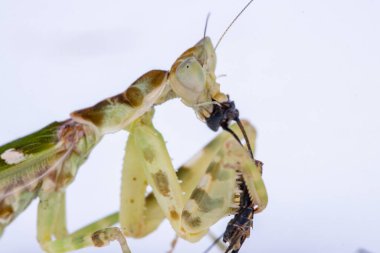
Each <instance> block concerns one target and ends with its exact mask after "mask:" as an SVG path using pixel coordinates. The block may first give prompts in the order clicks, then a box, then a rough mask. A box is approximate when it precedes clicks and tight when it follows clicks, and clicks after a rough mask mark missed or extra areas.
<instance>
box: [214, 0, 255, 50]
mask: <svg viewBox="0 0 380 253" xmlns="http://www.w3.org/2000/svg"><path fill="white" fill-rule="evenodd" d="M253 1H254V0H250V1H249V2H248V3H247V4H246V5H245V6H244V8H243V9H241V11H240V12H239V13H238V14H237V15H236V17H235V18H234V19H233V20H232V22H231V23H230V24H229V25H228V27H227V29H226V30H224V32H223V34H222V36H220V38H219V40H218V42H217V43H216V46H215V50H216V49H217V47H218V46H219V44H220V42H221V41H222V39H223V38H224V36H225V35H226V33H227V32H228V30H230V28H231V26H232V25H233V24H234V23H235V21H236V20H237V19H238V18H239V17H240V16H241V14H243V12H244V11H245V10H246V9H247V8H248V6H249V5H250V4H251V3H252V2H253ZM207 19H208V17H207ZM206 27H207V23H206Z"/></svg>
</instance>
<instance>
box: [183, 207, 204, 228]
mask: <svg viewBox="0 0 380 253" xmlns="http://www.w3.org/2000/svg"><path fill="white" fill-rule="evenodd" d="M182 219H184V220H185V221H186V223H187V224H188V225H189V226H190V227H193V228H195V227H199V226H200V225H201V224H202V221H201V218H199V217H192V216H191V214H190V212H188V211H183V212H182Z"/></svg>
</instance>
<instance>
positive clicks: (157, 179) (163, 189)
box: [153, 170, 170, 197]
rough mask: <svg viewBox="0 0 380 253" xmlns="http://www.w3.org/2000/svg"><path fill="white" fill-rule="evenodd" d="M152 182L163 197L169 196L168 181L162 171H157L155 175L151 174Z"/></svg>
mask: <svg viewBox="0 0 380 253" xmlns="http://www.w3.org/2000/svg"><path fill="white" fill-rule="evenodd" d="M153 180H154V184H155V185H157V188H158V191H159V192H160V193H161V194H162V195H163V196H165V197H168V196H169V193H170V189H169V180H168V176H167V175H166V173H165V172H163V171H161V170H160V171H158V172H157V173H155V174H153Z"/></svg>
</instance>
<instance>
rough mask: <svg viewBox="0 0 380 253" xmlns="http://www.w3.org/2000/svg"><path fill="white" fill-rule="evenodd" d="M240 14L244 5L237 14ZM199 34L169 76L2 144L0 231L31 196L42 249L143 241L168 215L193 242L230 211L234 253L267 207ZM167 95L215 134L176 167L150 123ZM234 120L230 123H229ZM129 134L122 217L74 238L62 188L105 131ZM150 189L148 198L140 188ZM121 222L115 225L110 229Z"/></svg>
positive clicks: (246, 141)
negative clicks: (35, 205) (255, 217)
mask: <svg viewBox="0 0 380 253" xmlns="http://www.w3.org/2000/svg"><path fill="white" fill-rule="evenodd" d="M243 10H244V9H243ZM215 48H216V46H214V45H213V44H212V42H211V39H210V38H208V37H206V36H204V37H203V38H202V39H201V40H200V41H199V42H198V43H196V44H195V45H194V46H193V47H191V48H189V49H188V50H186V51H185V52H184V53H183V54H182V55H180V56H179V57H178V59H177V60H176V61H175V62H174V64H173V65H172V66H171V68H170V70H168V71H164V70H152V71H149V72H147V73H145V74H143V75H142V76H141V77H139V78H137V79H136V81H135V82H133V83H132V85H130V86H129V87H128V88H127V89H126V90H125V91H124V92H122V93H120V94H117V95H115V96H113V97H110V98H107V99H104V100H102V101H100V102H99V103H97V104H95V105H94V106H91V107H88V108H85V109H82V110H77V111H74V112H73V113H71V115H70V118H69V119H67V120H64V121H61V122H54V123H51V124H49V125H48V126H46V127H44V128H42V129H41V130H39V131H37V132H35V133H32V134H30V135H28V136H25V137H23V138H20V139H17V140H15V141H12V142H10V143H8V144H5V145H3V146H1V147H0V158H1V159H0V234H1V232H3V230H4V229H5V228H6V227H7V226H8V225H9V224H10V223H11V222H12V221H13V220H14V219H15V218H16V217H17V216H18V215H19V214H20V213H21V212H22V211H23V210H25V208H27V206H28V205H29V204H30V202H31V201H32V200H33V199H34V198H37V197H38V198H39V201H40V202H39V206H38V222H37V239H38V241H39V243H40V245H41V247H42V249H43V250H44V251H46V252H68V251H72V250H76V249H80V248H84V247H89V246H98V247H101V246H105V245H107V244H108V243H109V242H110V241H114V240H116V241H118V242H119V244H120V246H121V250H122V252H123V253H127V252H130V249H129V247H128V245H127V241H126V240H125V237H124V236H127V237H143V236H145V235H147V234H149V233H151V232H153V231H154V230H155V229H156V228H157V227H158V226H159V224H160V223H161V221H162V220H163V219H164V218H166V219H168V221H169V222H170V224H171V226H172V228H173V229H174V231H175V232H176V234H177V235H178V236H179V237H180V238H183V239H185V240H188V241H191V242H196V241H198V240H200V239H201V238H202V237H203V236H204V235H205V234H207V231H208V228H209V227H210V226H212V225H213V224H215V223H216V222H217V221H218V220H220V219H221V218H222V217H225V216H227V215H234V218H233V219H232V220H231V221H230V222H229V224H228V226H227V228H226V232H225V233H224V238H223V240H224V241H225V242H227V243H228V248H227V250H226V252H238V251H239V249H240V247H241V245H242V244H243V242H244V240H245V239H246V238H247V237H248V236H249V233H250V229H251V226H252V219H253V214H254V213H259V212H261V211H262V210H264V209H265V207H266V205H267V201H268V200H267V194H266V190H265V186H264V183H263V181H262V178H261V171H262V163H261V162H259V161H257V160H255V159H254V156H253V153H254V143H255V135H256V133H255V129H254V128H253V126H252V125H251V124H250V123H249V122H247V121H244V120H240V119H239V113H238V110H237V109H236V108H235V104H234V102H233V101H232V100H230V98H229V96H228V95H227V94H225V93H223V92H222V91H221V90H220V85H219V83H218V82H217V81H216V75H215V68H216V53H215ZM174 98H179V99H180V100H181V102H182V103H183V104H185V105H186V106H188V107H190V108H192V109H193V110H194V112H195V114H196V115H197V117H198V119H200V120H201V121H202V122H205V123H206V125H207V126H208V127H209V128H210V129H211V130H213V131H217V130H218V129H219V128H220V127H221V128H223V129H224V130H226V131H225V132H223V133H221V134H219V135H218V136H217V137H216V138H214V139H213V140H212V141H211V142H210V143H209V144H207V145H206V146H205V147H204V148H203V149H202V150H201V151H200V152H199V153H198V154H196V155H195V156H194V157H193V158H192V159H190V160H189V161H188V162H186V163H185V164H183V165H182V166H181V167H180V168H178V170H175V169H174V168H173V165H172V163H171V159H170V156H169V154H168V151H167V148H166V145H165V142H164V139H163V137H162V135H161V134H160V132H159V131H158V130H157V129H156V128H155V127H154V126H153V123H152V118H153V116H154V110H155V107H156V106H158V105H160V104H162V103H164V102H166V101H168V100H171V99H174ZM232 121H236V122H237V123H236V124H234V125H231V122H232ZM121 130H125V131H127V132H129V137H128V141H127V144H126V148H125V156H124V162H123V172H122V187H121V201H120V211H119V212H118V213H115V214H110V215H109V216H107V217H104V218H101V219H99V220H97V221H95V222H93V223H91V224H90V225H88V226H85V227H83V228H82V229H79V230H78V231H76V232H74V233H68V231H67V229H66V220H65V216H66V215H65V213H66V211H65V190H66V188H67V187H68V186H69V185H70V184H71V183H72V182H73V181H74V179H75V176H76V174H77V172H78V169H79V167H80V166H81V165H82V164H83V163H84V162H85V161H86V160H87V158H88V157H89V156H90V153H91V151H92V149H93V148H94V146H95V145H96V144H97V143H98V142H100V141H101V139H102V138H103V136H104V135H106V134H110V133H114V132H117V131H121ZM148 185H149V186H150V187H151V188H152V192H151V193H149V194H146V189H147V186H148ZM117 222H119V223H120V227H115V226H114V224H116V223H117Z"/></svg>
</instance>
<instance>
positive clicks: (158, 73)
mask: <svg viewBox="0 0 380 253" xmlns="http://www.w3.org/2000/svg"><path fill="white" fill-rule="evenodd" d="M167 75H168V72H167V71H164V70H151V71H149V72H147V73H145V74H144V75H143V76H141V77H140V78H139V79H137V80H136V81H135V82H134V83H132V85H131V86H135V85H138V84H139V83H141V82H143V81H149V83H150V84H151V87H150V88H151V89H154V88H156V87H158V86H160V85H161V84H162V82H163V81H164V80H165V78H166V77H167Z"/></svg>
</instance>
